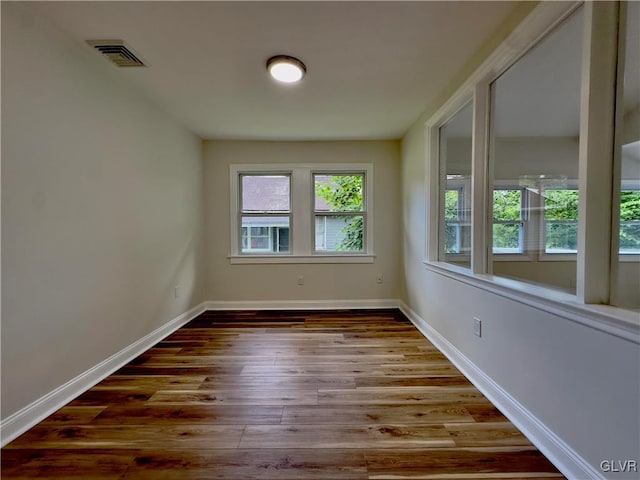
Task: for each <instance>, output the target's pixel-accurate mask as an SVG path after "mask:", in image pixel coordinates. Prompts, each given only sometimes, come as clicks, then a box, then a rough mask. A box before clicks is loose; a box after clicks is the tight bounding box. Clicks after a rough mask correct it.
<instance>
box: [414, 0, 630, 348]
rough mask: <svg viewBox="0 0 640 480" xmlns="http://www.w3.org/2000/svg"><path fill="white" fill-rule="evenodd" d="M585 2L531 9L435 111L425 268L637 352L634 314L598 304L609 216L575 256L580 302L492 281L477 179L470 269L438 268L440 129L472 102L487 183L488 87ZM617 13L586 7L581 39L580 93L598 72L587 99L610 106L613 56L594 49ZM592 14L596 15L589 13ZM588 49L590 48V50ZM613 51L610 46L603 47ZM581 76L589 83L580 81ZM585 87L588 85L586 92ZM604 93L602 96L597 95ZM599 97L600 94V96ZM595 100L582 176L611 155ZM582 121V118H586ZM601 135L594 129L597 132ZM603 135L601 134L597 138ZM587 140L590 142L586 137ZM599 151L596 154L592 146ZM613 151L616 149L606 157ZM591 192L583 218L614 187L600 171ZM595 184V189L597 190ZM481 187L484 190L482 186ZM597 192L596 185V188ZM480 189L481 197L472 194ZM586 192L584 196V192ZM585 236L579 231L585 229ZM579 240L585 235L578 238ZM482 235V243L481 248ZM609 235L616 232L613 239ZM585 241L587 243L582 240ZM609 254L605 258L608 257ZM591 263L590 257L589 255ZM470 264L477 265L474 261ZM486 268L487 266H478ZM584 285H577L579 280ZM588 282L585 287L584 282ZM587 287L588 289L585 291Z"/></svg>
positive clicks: (606, 113)
mask: <svg viewBox="0 0 640 480" xmlns="http://www.w3.org/2000/svg"><path fill="white" fill-rule="evenodd" d="M580 5H583V3H582V2H573V3H570V4H568V3H560V2H542V3H540V4H539V5H537V6H536V7H535V9H534V10H533V11H532V13H531V14H530V15H529V16H528V17H527V18H525V20H524V21H523V22H522V23H521V24H520V25H519V26H518V28H516V29H515V30H514V31H513V32H512V33H511V34H510V35H509V37H508V38H507V39H506V40H505V41H504V42H503V43H502V44H501V45H500V47H498V48H497V49H496V50H495V51H494V52H493V53H492V54H491V55H490V56H489V57H488V58H487V59H486V60H485V61H484V62H483V63H482V64H481V65H480V67H478V68H477V69H476V70H475V71H474V72H473V73H472V74H471V75H470V76H469V77H468V78H467V80H466V81H465V82H464V83H463V84H462V85H461V86H460V88H459V89H458V90H457V91H456V92H455V93H454V94H453V95H452V97H451V98H450V99H449V100H448V101H447V102H445V104H443V105H442V106H441V107H440V109H438V110H437V111H436V112H435V113H434V114H433V115H432V116H431V118H430V119H429V120H428V121H427V122H426V124H425V147H426V148H425V153H426V158H425V161H426V166H425V167H426V168H425V185H426V186H427V192H428V193H427V198H426V216H427V222H426V227H427V231H426V245H425V260H424V261H423V264H424V265H425V268H426V269H428V270H431V271H433V272H436V273H438V274H440V275H444V276H447V277H450V278H452V279H454V280H457V281H460V282H462V283H466V284H469V285H472V286H474V287H477V288H480V289H483V290H486V291H489V292H492V293H494V294H498V295H501V296H503V297H506V298H509V299H511V300H514V301H517V302H521V303H524V304H527V305H530V306H532V307H534V308H538V309H540V310H542V311H547V312H550V313H552V314H554V315H558V316H561V317H563V318H566V319H568V320H571V321H575V322H577V323H580V324H583V325H587V326H589V327H592V328H595V329H598V330H600V331H603V332H607V333H609V334H612V335H615V336H618V337H620V338H624V339H626V340H629V341H632V342H634V343H636V344H640V318H638V315H637V312H632V311H629V310H625V309H622V308H617V307H615V306H609V305H598V303H600V300H599V296H600V294H601V293H602V292H603V291H604V288H605V287H606V289H607V291H608V289H609V286H610V282H609V265H604V264H603V263H602V261H601V259H602V258H608V257H609V256H610V255H609V253H610V250H609V251H607V252H604V247H603V244H602V242H599V241H598V239H597V238H595V237H597V236H600V237H602V233H603V232H606V231H608V230H610V229H611V225H610V223H611V222H610V217H611V213H610V208H603V209H600V211H599V212H598V215H597V216H596V218H595V221H594V222H592V225H595V229H593V228H594V227H593V226H592V227H590V228H592V229H593V230H592V232H591V234H590V235H589V237H590V238H589V240H588V243H587V245H584V244H582V245H581V246H580V247H582V248H580V247H579V250H580V249H581V250H582V254H579V255H578V256H577V263H578V265H577V267H578V268H577V273H578V277H579V278H578V286H577V287H578V288H577V294H576V295H572V294H568V293H564V292H561V291H559V290H557V289H555V288H552V287H541V286H535V285H532V284H530V283H527V282H522V281H518V280H511V279H506V278H504V277H497V276H493V275H491V264H492V253H491V251H490V250H491V246H490V245H491V242H490V241H489V242H487V241H486V237H487V234H488V231H487V230H488V229H487V227H488V225H490V224H491V221H492V211H491V208H490V202H488V192H491V191H492V189H493V186H492V185H491V182H485V179H484V178H483V179H482V183H480V182H479V181H478V179H477V178H474V179H473V185H474V192H473V200H474V201H475V202H478V203H477V204H481V205H482V204H483V202H486V203H485V204H484V205H485V207H486V208H484V211H481V210H480V209H474V216H473V220H474V225H473V232H474V234H475V235H476V237H477V238H476V240H474V241H473V242H472V245H473V249H472V268H471V269H469V268H463V267H460V266H457V265H453V264H450V263H446V262H442V261H439V260H438V259H439V251H438V249H439V245H440V243H439V238H438V234H439V229H440V227H439V222H440V216H439V203H440V200H439V198H438V197H439V195H440V183H441V182H440V162H439V155H438V153H439V152H438V130H439V127H440V126H441V125H443V124H444V123H446V121H447V120H448V119H449V118H451V117H452V116H453V115H454V114H455V113H456V112H457V111H458V110H459V109H460V108H461V107H462V106H463V105H464V104H465V103H466V102H467V101H469V99H470V98H473V100H474V126H473V132H474V134H473V145H474V146H473V158H472V165H473V167H474V170H475V171H474V175H475V174H476V173H480V175H481V176H482V177H484V176H485V175H487V176H488V177H487V179H489V180H490V179H491V178H492V171H491V168H492V167H491V165H492V162H491V161H489V167H485V165H486V164H485V159H486V158H490V157H491V156H492V152H491V151H490V148H489V143H488V132H487V128H488V121H487V119H488V110H489V99H490V97H489V95H488V85H489V84H490V83H491V82H493V81H494V80H495V79H496V78H498V77H499V76H500V75H501V74H502V73H503V72H504V71H506V70H507V68H509V67H510V66H511V65H512V64H514V63H515V62H516V61H517V60H518V59H519V58H520V57H522V56H523V55H524V54H525V53H526V52H527V51H528V50H529V49H530V48H531V47H533V46H534V45H535V44H537V42H538V41H539V39H541V38H542V37H544V36H545V35H546V34H547V33H548V32H549V31H551V30H552V29H553V28H555V27H556V26H557V25H559V24H560V23H562V22H563V21H564V20H565V19H566V18H567V17H568V16H570V15H571V14H572V13H573V11H574V10H575V9H577V8H578V7H579V6H580ZM616 7H617V6H616V5H614V4H609V3H606V2H599V3H598V4H595V3H590V2H588V3H585V4H584V8H585V9H586V12H585V13H586V15H585V23H586V24H587V25H586V26H585V30H584V31H585V35H584V36H583V44H584V45H583V52H584V58H585V59H586V61H585V62H584V64H585V66H584V67H583V80H582V82H583V88H584V87H585V86H586V87H587V88H588V87H589V85H590V84H591V81H592V77H593V76H594V75H598V73H597V72H599V71H601V70H602V69H603V68H604V70H606V73H605V74H604V75H601V77H603V78H604V79H603V78H599V79H597V80H598V81H597V82H593V83H592V84H591V88H592V89H593V90H592V91H593V92H594V95H595V94H596V93H595V92H598V93H597V94H598V95H604V97H605V98H608V96H607V95H608V93H609V90H610V89H611V88H613V82H610V81H607V80H605V79H606V78H607V76H610V75H611V73H612V72H611V69H610V68H609V67H610V65H608V64H607V57H610V58H615V57H616V55H611V51H607V50H606V49H600V51H598V52H597V53H596V57H595V58H592V57H593V51H592V49H591V43H592V42H596V41H598V42H599V41H601V39H602V37H603V36H605V37H606V38H607V39H609V38H610V37H611V35H612V32H613V31H615V25H616V23H617V22H613V21H612V19H613V17H615V15H612V13H611V11H612V9H615V8H616ZM595 9H597V12H596V11H594V10H595ZM587 47H588V48H587ZM608 47H609V48H611V46H610V45H608ZM585 75H588V76H589V78H588V79H587V80H585V78H584V77H585ZM585 82H586V85H585ZM599 87H602V88H599ZM603 92H604V93H603ZM590 96H592V95H590V94H589V91H588V90H587V91H586V93H585V91H583V98H582V105H583V109H585V108H586V109H588V110H589V115H588V119H587V120H586V121H585V119H583V118H581V141H580V164H581V166H580V168H581V171H582V169H583V168H591V167H592V166H594V164H595V162H596V160H597V161H599V162H601V158H603V157H604V158H606V157H607V155H608V154H607V152H605V151H604V150H606V149H607V148H610V146H611V142H610V141H609V140H611V139H609V138H607V136H608V135H610V133H611V132H608V131H607V130H608V128H609V126H610V125H612V124H613V122H612V121H611V120H612V119H611V118H610V117H611V111H612V110H613V103H614V102H612V101H605V102H602V103H600V104H595V103H596V102H594V104H590V103H589V102H588V100H589V97H590ZM582 115H584V112H583V114H582ZM603 125H604V129H601V128H597V127H602V126H603ZM602 130H604V131H602ZM586 132H588V135H589V138H587V137H586V135H584V134H585V133H586ZM598 144H601V145H602V146H601V147H598V146H597V145H598ZM611 150H613V149H611ZM589 177H590V178H589V179H588V181H589V182H590V183H589V184H586V182H587V179H586V178H581V182H580V190H581V196H582V195H583V194H584V195H585V197H588V199H587V198H585V199H582V200H581V202H580V203H581V207H580V208H581V211H582V210H583V209H584V208H585V206H586V205H587V201H588V203H589V204H591V202H594V201H596V200H597V198H598V196H602V195H606V196H607V197H609V196H610V195H608V193H611V192H610V191H609V192H608V193H607V190H610V189H611V187H612V186H611V185H609V186H608V187H607V185H598V183H599V184H606V183H611V182H606V181H604V182H603V181H602V179H603V178H608V176H604V175H603V173H602V172H598V170H597V167H596V168H593V171H592V173H591V174H590V176H589ZM598 178H600V181H599V182H598ZM485 184H486V185H485ZM594 185H598V186H595V187H594ZM478 186H479V187H480V191H478V189H477V188H475V187H478ZM587 188H588V191H587ZM582 228H584V227H582ZM582 233H583V234H584V231H583V232H582ZM483 235H484V237H485V238H484V243H482V242H480V240H481V239H482V236H483ZM612 235H613V232H612ZM582 236H584V235H582ZM585 246H586V247H588V250H589V251H590V252H593V253H595V255H596V256H600V259H595V260H590V259H589V258H587V257H586V255H585V254H584V247H585ZM605 253H606V255H605ZM590 255H593V254H591V253H590ZM473 257H475V258H473ZM485 259H487V260H488V261H487V262H486V263H485V264H484V269H483V268H482V267H483V261H484V260H485ZM605 268H606V274H605V275H603V278H601V279H596V280H594V277H597V274H598V273H599V272H600V273H604V269H605ZM580 277H581V278H580ZM585 278H586V279H587V280H585ZM585 282H586V283H585Z"/></svg>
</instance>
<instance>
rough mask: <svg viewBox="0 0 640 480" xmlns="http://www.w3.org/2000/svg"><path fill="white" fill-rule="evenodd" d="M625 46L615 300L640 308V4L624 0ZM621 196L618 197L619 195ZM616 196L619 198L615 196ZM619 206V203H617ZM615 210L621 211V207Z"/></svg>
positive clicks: (620, 100)
mask: <svg viewBox="0 0 640 480" xmlns="http://www.w3.org/2000/svg"><path fill="white" fill-rule="evenodd" d="M620 3H621V7H622V12H623V15H622V17H621V25H620V27H621V28H620V33H621V39H620V40H621V45H624V51H620V52H619V56H620V57H621V58H624V70H622V71H619V75H622V76H623V77H622V91H621V92H620V91H619V92H618V95H619V97H620V98H618V105H617V108H619V109H620V110H621V111H622V115H621V116H620V117H621V118H620V119H621V121H620V122H619V123H618V124H617V125H616V130H617V134H618V135H617V137H618V138H619V139H620V140H621V145H619V146H618V148H619V149H620V150H618V152H617V153H618V154H619V158H620V177H621V178H620V183H618V184H617V187H616V188H618V189H619V190H618V191H619V193H620V208H619V215H620V217H619V218H620V233H619V248H618V255H616V252H612V257H613V258H614V259H616V258H617V260H618V262H617V265H614V267H617V268H614V269H613V275H612V285H611V303H612V304H613V305H615V306H617V307H622V308H626V309H630V310H636V311H640V294H639V293H638V292H640V75H638V72H639V71H640V43H639V42H638V38H640V3H639V2H620ZM616 197H617V196H616ZM614 198H615V197H614ZM616 207H617V205H616ZM614 213H616V214H618V208H615V210H614Z"/></svg>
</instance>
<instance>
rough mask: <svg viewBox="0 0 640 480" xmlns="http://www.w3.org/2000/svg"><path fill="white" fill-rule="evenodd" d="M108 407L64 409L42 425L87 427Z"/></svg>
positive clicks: (46, 419)
mask: <svg viewBox="0 0 640 480" xmlns="http://www.w3.org/2000/svg"><path fill="white" fill-rule="evenodd" d="M106 408H107V407H106V406H104V405H101V406H98V407H96V406H80V407H62V408H61V409H60V410H58V411H57V412H55V413H54V414H52V415H49V416H48V417H47V418H45V419H44V420H43V421H42V422H41V424H46V425H52V424H62V425H65V424H67V425H87V424H89V423H91V422H92V421H93V420H94V419H95V418H96V417H97V416H98V415H99V414H100V413H102V412H103V411H104V410H105V409H106Z"/></svg>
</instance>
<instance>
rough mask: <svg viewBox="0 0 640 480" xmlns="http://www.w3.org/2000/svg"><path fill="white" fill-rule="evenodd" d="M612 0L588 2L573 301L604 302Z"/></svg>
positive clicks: (608, 236)
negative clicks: (575, 296)
mask: <svg viewBox="0 0 640 480" xmlns="http://www.w3.org/2000/svg"><path fill="white" fill-rule="evenodd" d="M617 19H618V4H617V2H587V3H586V4H585V30H584V38H583V46H584V48H583V70H582V96H581V105H580V112H581V115H580V117H581V118H580V120H581V121H580V146H579V159H580V160H579V162H580V163H579V183H580V187H579V190H580V198H579V203H578V257H577V263H578V265H577V279H576V281H577V284H576V294H577V297H578V300H580V301H582V302H584V303H596V304H602V303H604V304H606V303H609V287H610V271H609V267H610V255H611V216H612V208H611V197H612V187H613V186H612V182H611V178H612V173H613V171H612V165H613V161H612V159H613V151H614V148H613V134H614V132H613V125H614V115H615V80H616V59H617Z"/></svg>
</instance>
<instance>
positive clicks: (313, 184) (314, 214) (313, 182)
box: [311, 169, 369, 255]
mask: <svg viewBox="0 0 640 480" xmlns="http://www.w3.org/2000/svg"><path fill="white" fill-rule="evenodd" d="M323 175H327V176H331V175H334V176H348V175H353V176H357V175H359V176H362V190H363V191H362V210H360V211H347V210H340V211H330V212H324V211H320V210H316V206H315V201H316V190H315V189H316V176H323ZM366 185H367V173H366V171H363V170H356V171H348V170H344V171H339V172H337V171H335V170H331V171H327V170H324V169H323V170H314V171H312V172H311V192H312V195H313V198H312V200H311V202H312V203H311V206H312V208H311V216H312V218H311V228H312V229H313V234H312V242H313V243H312V247H311V250H312V252H313V254H314V255H361V254H363V253H367V237H368V232H367V225H368V224H369V222H368V219H367V216H368V215H367V197H368V195H369V192H368V191H367V187H366ZM318 217H324V227H325V231H324V244H325V250H318V249H316V240H315V239H316V218H318ZM329 217H362V218H363V225H364V226H363V232H362V251H357V250H345V251H336V250H331V251H327V250H326V242H327V230H326V228H327V218H329Z"/></svg>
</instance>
